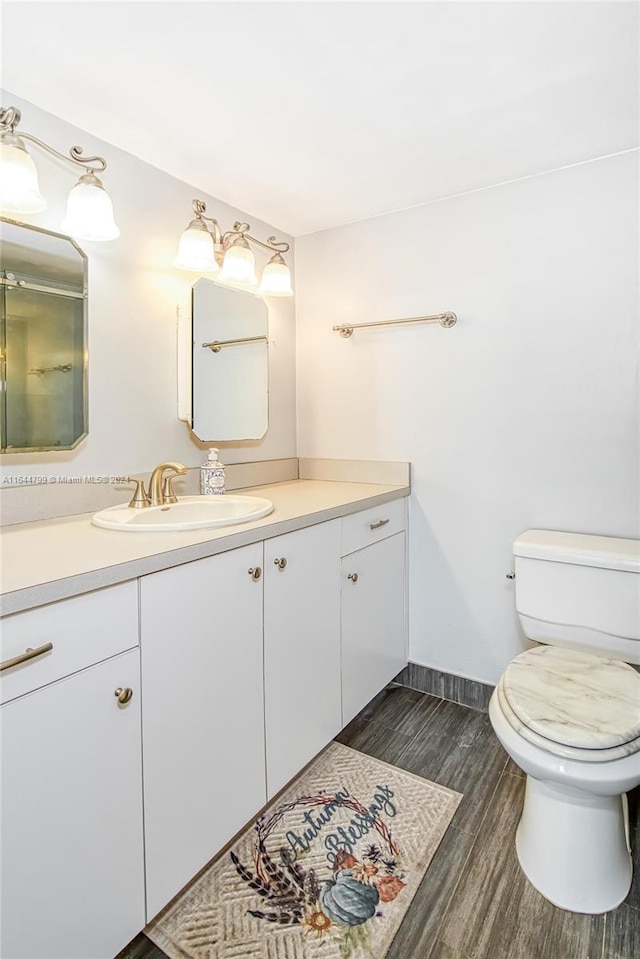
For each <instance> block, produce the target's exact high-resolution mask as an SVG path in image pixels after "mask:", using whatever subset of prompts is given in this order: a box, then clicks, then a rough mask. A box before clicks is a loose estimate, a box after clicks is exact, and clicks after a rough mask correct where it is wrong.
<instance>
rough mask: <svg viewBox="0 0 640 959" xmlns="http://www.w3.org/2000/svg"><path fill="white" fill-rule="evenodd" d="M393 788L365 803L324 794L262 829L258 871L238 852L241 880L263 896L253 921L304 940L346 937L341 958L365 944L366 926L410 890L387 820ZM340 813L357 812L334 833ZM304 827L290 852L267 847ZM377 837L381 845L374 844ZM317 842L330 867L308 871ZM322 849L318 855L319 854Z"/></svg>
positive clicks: (291, 806)
mask: <svg viewBox="0 0 640 959" xmlns="http://www.w3.org/2000/svg"><path fill="white" fill-rule="evenodd" d="M392 800H393V792H392V790H391V789H390V787H389V786H378V787H377V789H376V792H375V795H374V797H373V800H372V801H371V802H369V804H368V805H366V806H365V805H363V804H362V803H361V802H359V801H358V800H357V799H355V798H354V797H353V796H351V795H350V794H349V791H348V789H346V787H345V788H343V789H341V790H338V791H336V792H335V793H334V794H332V795H327V794H326V793H325V792H324V791H322V790H321V791H319V792H318V793H317V794H316V795H313V796H302V797H299V798H296V799H294V800H292V801H290V802H287V803H283V804H281V805H279V806H276V807H275V808H274V809H273V810H272V811H271V812H270V814H269V815H268V816H263V817H261V818H260V819H259V820H258V821H257V822H256V824H255V831H256V838H255V842H254V844H253V849H252V855H253V863H252V867H249V866H248V865H246V864H245V863H243V862H241V861H240V859H239V857H238V856H237V855H236V854H235V853H234V852H231V853H230V856H231V861H232V862H233V864H234V866H235V869H236V871H237V873H238V875H239V876H240V877H241V879H242V880H243V881H244V882H245V883H246V884H247V885H248V887H249V888H250V889H251V890H253V892H255V893H256V895H257V896H258V897H260V901H259V903H257V904H256V908H254V909H249V910H248V913H249V915H251V916H253V917H254V918H256V919H260V920H263V921H264V922H267V923H273V924H276V925H278V926H298V927H300V928H301V929H302V932H303V934H304V935H305V936H309V937H311V938H314V939H323V938H324V937H325V936H331V937H338V938H339V939H340V952H341V955H343V956H345V957H348V956H349V955H350V953H351V951H352V947H354V946H356V945H357V944H359V945H362V944H364V942H365V940H366V938H367V928H366V927H367V923H369V922H370V920H375V919H377V920H378V921H380V920H383V919H384V911H383V908H382V907H383V906H384V904H386V903H390V902H392V901H393V900H394V899H396V898H397V897H398V896H399V895H400V894H401V893H402V890H403V889H404V888H405V886H406V882H405V881H404V880H405V874H404V873H403V871H402V869H401V865H400V863H401V856H400V850H399V848H398V846H397V844H396V842H395V841H394V839H393V837H392V834H391V830H390V828H389V826H388V825H387V823H386V822H385V818H386V819H390V818H393V817H394V816H395V814H396V808H395V805H394V803H393V801H392ZM338 811H340V812H341V813H342V817H341V818H342V820H344V812H345V811H348V812H349V813H352V816H351V819H350V821H349V822H348V823H346V824H345V823H344V822H343V824H342V825H339V826H336V828H335V829H334V828H332V826H333V825H334V823H333V822H332V821H333V820H334V817H335V816H336V814H337V813H338ZM285 818H286V825H288V824H289V822H290V821H291V820H292V819H293V820H295V821H296V824H297V827H296V828H290V829H288V830H287V831H286V832H285V836H286V839H287V841H288V844H289V845H288V846H280V847H279V848H277V850H273V849H272V850H271V851H270V852H269V851H268V849H267V846H268V844H269V843H268V840H269V836H270V835H271V834H272V832H273V830H274V828H275V827H276V826H277V825H280V829H279V834H280V835H282V821H283V820H284V819H285ZM372 834H373V835H374V837H375V839H376V841H375V842H371V838H372ZM318 844H320V846H321V847H323V848H324V849H325V850H326V856H325V861H326V867H325V866H323V867H322V868H318V866H317V865H316V867H315V868H313V867H311V866H310V865H308V866H306V867H305V865H304V863H305V859H308V858H309V856H308V854H309V853H311V851H312V850H314V851H315V853H316V855H315V856H314V857H313V858H314V861H315V862H316V863H317V848H318ZM314 847H315V849H314Z"/></svg>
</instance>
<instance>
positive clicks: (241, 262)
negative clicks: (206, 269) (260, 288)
mask: <svg viewBox="0 0 640 959" xmlns="http://www.w3.org/2000/svg"><path fill="white" fill-rule="evenodd" d="M219 279H220V282H221V283H228V284H229V285H230V286H244V287H248V286H255V284H256V283H257V282H258V278H257V276H256V261H255V258H254V256H253V253H252V252H251V250H250V249H249V244H248V243H247V241H246V240H245V239H244V237H242V238H241V239H239V240H236V242H235V243H234V244H233V246H230V247H229V249H228V250H227V252H226V253H225V255H224V262H223V264H222V272H221V273H220V278H219Z"/></svg>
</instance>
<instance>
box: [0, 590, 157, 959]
mask: <svg viewBox="0 0 640 959" xmlns="http://www.w3.org/2000/svg"><path fill="white" fill-rule="evenodd" d="M1 627H2V659H3V662H6V661H7V659H13V658H14V657H16V656H18V655H21V654H22V653H24V652H25V650H26V649H27V648H28V647H31V648H33V649H36V650H37V649H40V648H42V646H44V645H47V644H48V643H52V647H53V648H52V649H51V650H48V651H46V652H43V653H42V654H41V655H40V656H37V657H35V658H33V659H31V660H27V661H25V662H24V663H23V664H17V665H15V666H13V667H10V668H8V669H6V670H4V671H3V672H2V674H1V675H2V683H1V686H2V696H3V700H4V704H3V706H2V708H1V715H0V721H1V742H2V812H1V850H0V857H1V869H2V884H1V888H2V903H1V907H0V910H1V920H2V922H1V934H0V955H2V957H3V959H36V957H37V959H88V957H92V959H93V957H96V959H110V957H113V956H114V955H116V953H118V952H119V950H120V949H122V948H123V946H125V945H126V944H127V942H129V941H130V939H131V938H132V937H133V936H135V935H136V933H137V932H138V931H139V930H140V929H141V928H142V926H143V924H144V872H143V837H142V776H141V744H140V657H139V650H138V649H137V648H132V649H130V650H129V651H128V652H122V653H120V652H119V651H120V650H122V649H124V648H126V646H128V645H129V646H133V647H136V646H137V590H136V584H135V583H124V584H122V585H120V586H115V587H110V588H109V589H105V590H100V591H98V592H95V593H89V594H87V595H85V596H81V597H76V598H74V599H69V600H64V601H62V602H59V603H56V604H53V605H50V606H44V607H40V608H38V609H34V610H30V611H28V612H24V613H17V614H15V615H13V616H8V617H6V618H5V619H3V620H2V623H1ZM94 641H95V645H94ZM114 653H115V654H116V655H114ZM101 656H106V657H108V658H106V659H104V661H102V662H99V663H97V664H96V665H93V666H87V665H86V663H87V660H88V661H89V662H91V660H92V659H94V660H95V659H96V658H100V657H101ZM116 690H119V691H120V693H119V696H120V698H121V699H122V700H124V701H123V702H122V703H121V702H119V700H118V698H117V697H116V695H115V692H116Z"/></svg>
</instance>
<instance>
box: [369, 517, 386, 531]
mask: <svg viewBox="0 0 640 959" xmlns="http://www.w3.org/2000/svg"><path fill="white" fill-rule="evenodd" d="M388 522H389V520H388V519H379V520H378V522H377V523H369V529H380V527H381V526H386V525H387V523H388Z"/></svg>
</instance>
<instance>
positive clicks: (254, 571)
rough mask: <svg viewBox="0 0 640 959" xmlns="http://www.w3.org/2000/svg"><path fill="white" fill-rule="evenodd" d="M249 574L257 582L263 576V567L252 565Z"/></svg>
mask: <svg viewBox="0 0 640 959" xmlns="http://www.w3.org/2000/svg"><path fill="white" fill-rule="evenodd" d="M249 576H250V577H251V579H252V580H253V581H254V583H257V582H258V580H259V579H260V577H261V576H262V570H261V568H260V567H259V566H252V567H251V569H250V570H249Z"/></svg>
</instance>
